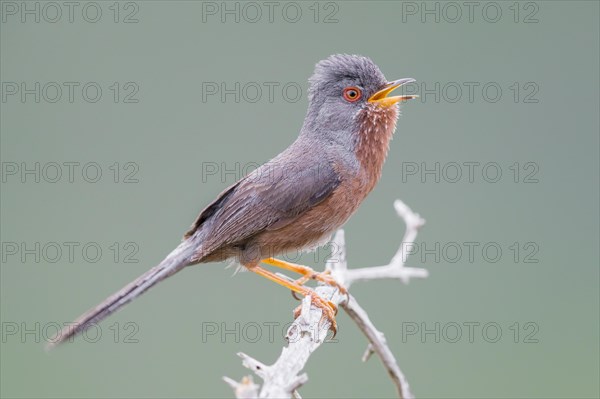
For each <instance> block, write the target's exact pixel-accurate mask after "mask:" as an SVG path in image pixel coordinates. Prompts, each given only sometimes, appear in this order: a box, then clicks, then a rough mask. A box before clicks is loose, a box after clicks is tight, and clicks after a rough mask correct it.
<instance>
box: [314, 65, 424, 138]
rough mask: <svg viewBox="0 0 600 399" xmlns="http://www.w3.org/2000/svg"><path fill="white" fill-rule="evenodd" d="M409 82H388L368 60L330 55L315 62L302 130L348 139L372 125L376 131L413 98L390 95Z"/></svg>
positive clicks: (393, 117) (392, 118)
mask: <svg viewBox="0 0 600 399" xmlns="http://www.w3.org/2000/svg"><path fill="white" fill-rule="evenodd" d="M411 82H414V79H399V80H394V81H388V80H387V79H386V78H385V76H383V73H381V71H380V70H379V68H378V67H377V65H375V63H374V62H373V61H371V60H370V59H369V58H367V57H363V56H358V55H346V54H338V55H332V56H330V57H328V58H327V59H325V60H323V61H320V62H319V63H317V65H316V67H315V71H314V73H313V75H312V76H311V78H310V79H309V85H310V87H309V92H308V93H309V96H308V100H309V107H308V114H307V118H306V122H305V129H307V130H310V131H312V132H321V133H323V132H331V133H332V134H335V133H336V132H338V134H342V132H345V135H346V136H348V135H349V134H351V135H355V134H356V133H358V132H359V130H360V129H363V128H365V126H366V125H371V124H373V125H374V126H375V128H377V126H378V124H384V123H386V121H391V120H393V122H392V123H395V120H396V118H397V115H398V103H399V102H401V101H405V100H409V99H412V98H415V97H416V96H413V95H400V96H389V94H390V93H391V92H392V91H393V90H394V89H396V88H397V87H400V86H402V85H404V84H407V83H411ZM378 121H379V122H378ZM307 124H308V126H307ZM384 127H385V126H383V125H382V126H381V128H382V129H383V128H384ZM376 130H377V129H376ZM373 133H374V134H376V132H373Z"/></svg>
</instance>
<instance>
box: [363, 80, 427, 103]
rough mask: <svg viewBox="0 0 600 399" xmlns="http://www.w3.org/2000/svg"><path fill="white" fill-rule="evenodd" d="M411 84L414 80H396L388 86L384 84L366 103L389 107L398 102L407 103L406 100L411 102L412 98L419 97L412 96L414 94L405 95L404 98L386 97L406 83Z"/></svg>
mask: <svg viewBox="0 0 600 399" xmlns="http://www.w3.org/2000/svg"><path fill="white" fill-rule="evenodd" d="M412 82H416V80H414V79H411V78H405V79H398V80H394V81H393V82H389V83H388V84H386V85H385V86H384V87H383V89H381V90H379V91H378V92H377V93H375V94H373V95H372V96H371V97H369V100H368V101H369V102H370V103H377V105H381V106H384V107H389V106H391V105H394V104H397V103H398V102H400V101H407V100H412V99H413V98H417V97H419V96H417V95H414V94H407V95H404V96H394V97H388V96H387V95H388V94H390V93H391V92H392V91H393V90H394V89H396V88H397V87H400V86H403V85H405V84H407V83H412Z"/></svg>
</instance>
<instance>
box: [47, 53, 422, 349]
mask: <svg viewBox="0 0 600 399" xmlns="http://www.w3.org/2000/svg"><path fill="white" fill-rule="evenodd" d="M413 81H414V80H413V79H400V80H395V81H391V82H390V81H387V80H386V79H385V77H384V76H383V74H382V73H381V71H380V70H379V68H378V67H377V66H376V65H375V64H374V63H373V61H371V60H370V59H369V58H366V57H362V56H356V55H332V56H330V57H329V58H327V59H325V60H323V61H320V62H319V63H318V64H317V65H316V67H315V71H314V74H313V75H312V77H311V78H310V79H309V83H310V88H309V92H308V93H309V97H308V111H307V113H306V117H305V119H304V125H303V126H302V129H301V130H300V134H299V136H298V138H297V139H296V141H294V142H293V143H292V144H291V145H290V146H289V147H288V148H287V149H285V150H284V151H283V152H282V153H281V154H279V155H277V156H276V157H275V158H273V159H272V160H270V161H269V162H267V163H265V164H264V165H262V166H260V167H259V168H257V169H255V170H254V171H253V172H251V173H250V174H248V175H247V176H246V177H244V178H242V179H241V180H239V181H238V182H237V183H235V184H233V185H232V186H230V187H228V188H227V189H225V191H223V192H222V193H221V194H220V195H219V196H218V197H217V199H215V200H214V201H213V202H212V203H211V204H209V205H208V206H207V207H206V208H204V210H203V211H202V212H201V213H200V215H199V216H198V218H197V219H196V221H195V222H194V224H193V225H192V227H191V229H190V230H189V231H188V232H187V233H186V234H185V236H184V239H183V241H182V243H181V244H180V245H179V246H178V247H177V248H176V249H175V250H173V252H171V253H170V254H169V255H168V256H167V257H166V258H165V259H164V260H163V261H162V262H161V263H160V264H158V265H157V266H155V267H153V268H152V269H150V270H149V271H148V272H146V273H145V274H143V275H142V276H140V277H139V278H137V279H136V280H135V281H133V282H131V283H130V284H128V285H127V286H125V287H124V288H123V289H121V290H120V291H118V292H117V293H115V294H114V295H112V296H110V297H108V298H107V299H106V300H105V301H104V302H102V303H101V304H99V305H98V306H96V307H94V308H92V309H90V310H89V311H88V312H87V313H85V314H83V315H82V316H80V317H79V318H78V319H77V320H76V321H75V322H74V323H73V324H72V325H71V326H69V327H67V328H65V329H64V330H63V331H61V332H60V333H59V334H58V335H57V336H56V337H55V339H53V340H51V343H50V346H54V345H57V344H59V343H61V342H64V341H66V340H70V339H71V337H73V336H75V335H77V334H78V333H80V332H82V331H83V330H85V329H86V328H87V327H89V326H90V325H92V324H93V323H98V322H100V321H101V320H103V319H104V318H106V317H107V316H109V315H110V314H112V313H114V312H115V311H117V310H118V309H120V308H121V307H123V306H124V305H126V304H127V303H129V302H131V301H132V300H133V299H134V298H136V297H138V296H140V295H141V294H142V293H144V292H145V291H146V290H148V289H149V288H150V287H152V286H154V285H155V284H157V283H158V282H160V281H162V280H164V279H165V278H167V277H169V276H171V275H173V274H175V273H177V272H178V271H180V270H182V269H184V268H185V267H187V266H190V265H195V264H198V263H206V262H215V261H223V260H226V259H235V260H237V261H238V262H239V263H240V264H241V265H243V266H244V267H246V268H247V269H248V270H250V271H252V272H254V273H256V274H258V275H261V276H263V277H266V278H267V279H269V280H271V281H274V282H276V283H278V284H281V285H282V286H284V287H287V288H289V289H290V290H292V291H293V292H295V293H299V294H302V295H305V296H306V295H310V296H311V301H312V304H313V305H314V306H316V307H318V308H321V309H322V310H323V317H325V318H328V319H329V320H330V321H331V328H332V329H333V331H334V333H335V330H336V323H335V311H336V309H335V305H333V304H332V303H331V302H328V301H326V300H324V299H323V298H321V297H319V296H318V295H317V294H316V293H315V292H314V291H313V290H311V289H310V288H307V287H305V286H304V285H303V283H304V282H306V281H307V280H309V279H314V280H318V281H321V282H324V283H326V284H331V285H334V286H337V287H338V288H339V289H340V290H341V291H342V292H345V289H344V288H343V287H341V286H339V285H338V284H337V283H336V282H335V280H333V279H332V278H331V276H329V275H327V274H325V273H317V272H315V271H314V270H313V269H311V268H309V267H306V266H302V265H296V264H292V263H289V262H285V261H282V260H278V259H275V258H274V257H275V256H277V255H279V254H282V253H284V252H286V251H297V250H302V249H306V248H310V247H315V246H316V245H319V244H322V243H324V242H325V241H326V240H327V239H328V238H329V237H330V236H331V234H332V233H333V232H334V231H335V230H336V229H338V228H339V227H340V226H342V224H344V223H345V222H346V221H347V220H348V218H349V217H350V216H351V215H352V214H353V213H354V212H355V211H356V209H357V208H358V206H359V205H360V204H361V202H362V201H363V200H364V199H365V197H366V196H367V194H369V192H370V191H371V190H372V189H373V187H375V184H376V183H377V181H378V180H379V178H380V176H381V170H382V167H383V163H384V160H385V158H386V156H387V152H388V147H389V142H390V140H391V138H392V135H393V133H394V130H395V128H396V120H397V118H398V103H399V102H401V101H404V100H408V99H411V98H414V97H416V96H411V95H403V96H388V95H389V94H390V93H391V92H392V91H393V90H394V89H395V88H397V87H399V86H402V85H404V84H406V83H410V82H413ZM261 263H262V264H267V265H271V266H274V267H279V268H283V269H286V270H289V271H293V272H297V273H299V274H301V275H302V276H303V277H302V278H300V279H299V280H297V281H295V282H293V281H290V280H287V279H285V278H283V277H281V276H280V275H278V274H275V273H273V272H271V271H269V270H267V269H265V268H264V267H262V266H261Z"/></svg>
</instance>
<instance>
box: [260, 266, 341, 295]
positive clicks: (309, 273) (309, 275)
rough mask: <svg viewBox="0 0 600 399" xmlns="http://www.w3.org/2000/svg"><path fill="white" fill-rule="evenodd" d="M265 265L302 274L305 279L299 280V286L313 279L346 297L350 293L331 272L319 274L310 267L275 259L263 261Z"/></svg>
mask: <svg viewBox="0 0 600 399" xmlns="http://www.w3.org/2000/svg"><path fill="white" fill-rule="evenodd" d="M263 263H266V264H267V265H271V266H275V267H279V268H281V269H285V270H290V271H293V272H296V273H298V274H302V276H303V277H301V278H300V279H298V280H297V282H298V283H299V284H304V283H305V282H306V281H307V280H309V279H313V280H317V281H321V282H323V283H325V284H327V285H331V286H333V287H336V288H337V289H339V290H340V292H341V293H342V294H344V295H345V294H347V293H348V291H347V290H346V288H345V287H343V286H341V285H340V284H339V283H338V282H337V281H335V280H334V279H333V277H331V276H330V275H329V272H324V273H319V272H316V271H315V270H313V269H312V268H310V267H308V266H303V265H297V264H295V263H290V262H286V261H283V260H279V259H275V258H267V259H263Z"/></svg>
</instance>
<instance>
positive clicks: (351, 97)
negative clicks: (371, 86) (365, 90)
mask: <svg viewBox="0 0 600 399" xmlns="http://www.w3.org/2000/svg"><path fill="white" fill-rule="evenodd" d="M361 97H362V91H360V89H359V88H358V87H356V86H352V87H346V88H345V89H344V99H346V101H350V102H351V103H353V102H355V101H358V100H359V99H360V98H361Z"/></svg>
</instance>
